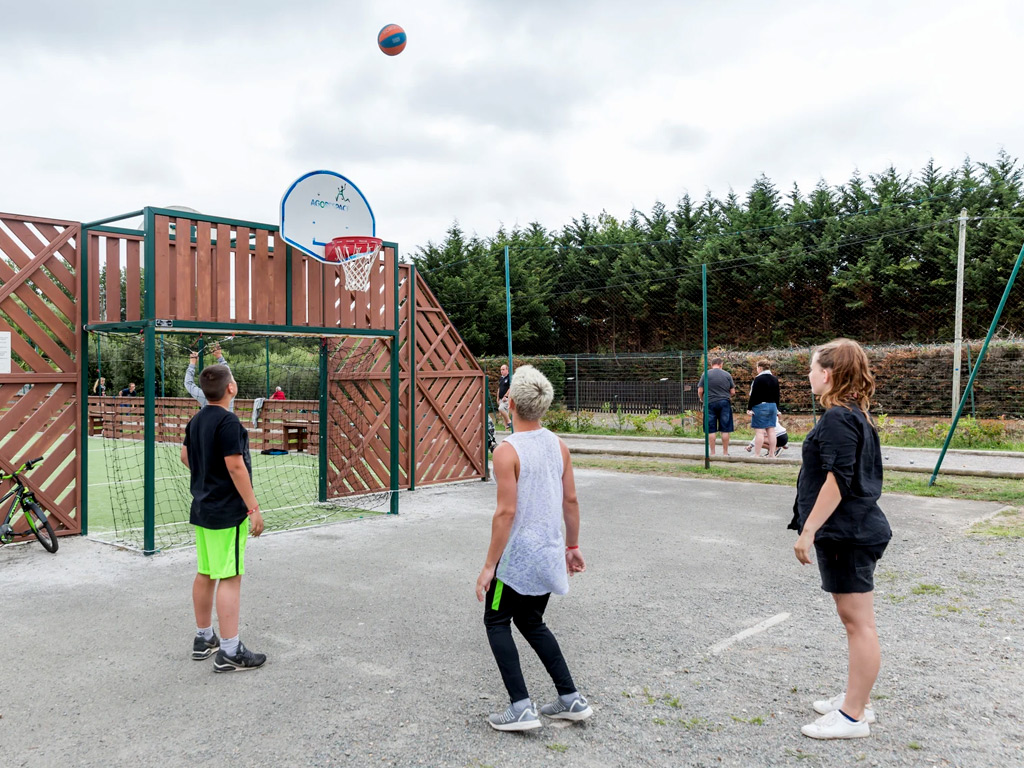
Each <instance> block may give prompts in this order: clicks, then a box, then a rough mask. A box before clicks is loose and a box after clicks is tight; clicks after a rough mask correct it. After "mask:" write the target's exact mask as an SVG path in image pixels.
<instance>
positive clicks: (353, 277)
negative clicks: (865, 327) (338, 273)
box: [341, 251, 377, 291]
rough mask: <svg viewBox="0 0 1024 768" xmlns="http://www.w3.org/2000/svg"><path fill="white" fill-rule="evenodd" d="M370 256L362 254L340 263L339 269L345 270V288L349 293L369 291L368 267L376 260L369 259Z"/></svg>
mask: <svg viewBox="0 0 1024 768" xmlns="http://www.w3.org/2000/svg"><path fill="white" fill-rule="evenodd" d="M370 255H371V254H369V253H363V254H359V255H358V256H353V257H352V258H351V259H345V261H343V262H341V267H342V269H344V270H345V287H346V288H348V289H349V290H350V291H365V290H367V289H369V287H370V267H371V266H373V264H374V262H376V261H377V260H376V259H371V258H370ZM372 255H374V256H376V255H377V252H376V251H374V252H373V254H372Z"/></svg>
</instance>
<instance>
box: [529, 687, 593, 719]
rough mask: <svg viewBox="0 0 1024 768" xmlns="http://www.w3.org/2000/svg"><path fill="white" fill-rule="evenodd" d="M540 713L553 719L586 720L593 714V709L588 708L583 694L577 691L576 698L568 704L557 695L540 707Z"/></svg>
mask: <svg viewBox="0 0 1024 768" xmlns="http://www.w3.org/2000/svg"><path fill="white" fill-rule="evenodd" d="M540 713H541V714H542V715H544V717H551V718H554V719H555V720H586V719H587V718H588V717H590V716H591V715H592V714H594V710H592V709H591V708H590V705H589V704H588V703H587V700H586V699H585V698H583V695H582V694H579V693H577V694H576V698H575V699H573V700H572V701H571V702H570V703H569V704H566V703H565V702H563V701H562V698H561V697H559V698H557V699H555V701H554V702H553V703H551V704H545V705H544V706H543V707H541V708H540Z"/></svg>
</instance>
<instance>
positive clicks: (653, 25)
mask: <svg viewBox="0 0 1024 768" xmlns="http://www.w3.org/2000/svg"><path fill="white" fill-rule="evenodd" d="M388 23H396V24H400V25H402V26H403V27H404V28H405V30H406V32H407V33H408V36H409V42H408V47H407V48H406V50H405V52H404V53H402V54H401V55H399V56H396V57H388V56H385V55H384V54H382V53H381V52H380V51H379V50H378V48H377V45H376V37H377V31H378V30H379V29H380V28H381V27H382V26H384V25H385V24H388ZM1021 33H1024V3H1021V2H1019V1H1018V0H972V1H971V2H960V1H958V2H952V1H947V0H928V1H926V0H920V1H907V2H900V1H896V2H894V1H893V0H885V2H877V1H875V0H861V1H860V2H856V3H854V2H841V1H839V0H832V1H823V2H801V1H800V0H790V2H771V1H770V0H731V1H730V0H669V1H667V2H662V1H661V0H649V1H648V0H634V2H622V0H616V1H615V2H605V1H604V0H587V1H586V2H584V1H582V0H580V1H577V0H515V1H514V2H513V1H512V0H438V1H436V2H434V1H432V0H419V2H404V1H403V2H399V1H398V0H394V1H388V0H374V2H352V1H350V0H329V1H328V0H302V2H282V1H281V0H231V1H230V2H224V1H221V0H202V1H200V0H175V1H174V2H166V0H165V1H164V2H160V3H156V2H150V1H149V0H107V1H106V2H95V1H90V0H79V1H78V2H73V1H72V0H33V2H23V0H0V86H2V88H0V93H3V98H4V99H5V101H6V104H5V107H4V109H3V111H2V113H0V114H2V117H0V211H6V212H15V213H27V214H37V215H42V216H51V217H55V218H67V219H75V220H84V221H87V220H90V219H96V218H101V217H105V216H109V215H112V214H116V213H120V212H124V211H130V210H133V209H138V208H141V207H143V206H145V205H158V206H162V205H187V206H191V207H193V208H196V209H198V210H200V211H202V212H204V213H209V214H212V215H219V216H229V217H237V218H245V219H249V220H256V221H265V222H273V223H276V221H277V218H278V205H279V202H280V198H281V195H282V194H283V192H284V191H285V189H287V187H288V186H289V185H290V184H291V182H292V181H294V180H295V179H296V178H297V177H298V176H300V175H301V174H303V173H305V172H306V171H309V170H315V169H320V168H324V169H330V170H334V171H337V172H339V173H341V174H344V175H345V176H347V177H348V178H350V179H351V180H352V181H353V182H355V183H356V184H357V185H358V186H359V187H360V188H361V189H362V191H363V193H364V194H365V195H366V196H367V198H368V199H369V202H370V204H371V206H372V207H373V211H374V214H375V216H376V220H377V234H378V236H381V237H384V238H385V239H388V240H396V241H398V242H399V243H400V244H401V246H402V248H403V251H405V252H408V251H414V250H415V247H416V246H418V245H423V244H425V243H426V242H427V241H428V240H434V241H439V240H441V239H443V237H444V233H445V230H446V229H447V228H448V227H449V226H450V225H451V223H452V222H453V221H454V220H458V221H459V223H460V224H461V225H462V227H463V228H464V229H465V230H467V231H468V232H471V233H472V232H477V233H479V234H480V235H482V236H488V235H492V234H493V233H494V232H495V230H496V229H497V228H498V227H499V226H500V225H502V224H504V225H505V226H507V227H512V226H515V225H520V226H525V225H526V224H528V223H530V222H532V221H539V222H541V223H542V224H543V225H545V226H546V227H549V228H557V227H560V226H561V225H562V224H565V223H568V222H569V221H570V220H571V219H572V218H573V217H575V216H579V215H580V214H581V213H588V214H594V215H596V214H598V213H600V212H601V211H602V210H607V211H608V212H609V213H611V214H612V215H615V216H617V217H624V216H626V215H628V213H629V211H630V210H631V209H632V208H633V207H637V208H639V209H641V210H644V211H647V210H649V209H650V207H651V205H652V204H653V203H654V202H655V201H656V200H661V201H662V202H664V203H666V204H668V205H674V204H675V203H676V202H677V201H678V199H679V198H680V197H681V196H682V195H683V194H684V193H687V192H688V193H689V194H690V195H691V196H694V197H698V198H699V197H703V196H704V194H705V193H706V192H707V191H708V190H710V191H711V192H712V193H713V194H714V195H716V196H719V197H722V196H724V195H725V194H727V193H728V191H729V189H730V188H732V189H735V190H736V191H737V192H738V193H740V194H742V193H743V192H745V191H746V190H747V189H748V188H749V186H750V184H751V183H752V182H753V180H754V179H756V178H757V177H758V176H759V175H760V174H762V173H764V174H767V175H768V176H769V177H770V178H771V179H772V180H773V181H775V183H776V185H777V186H778V187H779V188H780V189H781V190H783V191H788V189H789V187H790V186H791V185H792V183H793V182H797V183H799V184H800V185H801V187H802V188H803V189H805V190H809V189H810V188H811V187H813V185H814V184H815V183H816V182H817V181H818V180H819V179H822V178H824V179H825V180H826V181H827V182H828V183H830V184H840V183H843V182H845V181H846V180H847V179H848V178H849V175H850V173H851V172H852V171H853V170H854V169H855V168H860V169H861V170H863V171H864V172H874V171H879V170H882V169H883V168H884V167H885V166H886V165H888V164H889V163H892V164H894V165H896V167H897V168H898V169H900V170H903V171H906V172H917V171H918V170H919V169H920V168H921V167H922V166H923V165H924V164H925V163H926V162H927V161H928V159H929V158H934V159H935V160H936V161H937V163H938V164H939V165H940V166H941V167H943V168H949V167H951V166H956V165H959V164H960V163H961V162H962V161H963V159H964V157H965V156H967V155H970V156H971V157H972V158H973V159H975V160H980V161H992V160H994V159H995V156H996V153H997V152H998V150H999V149H1000V148H1005V149H1006V150H1007V151H1008V152H1009V153H1010V154H1011V155H1013V156H1017V155H1019V154H1020V153H1022V152H1024V140H1022V136H1024V109H1021V107H1020V104H1019V99H1018V91H1019V83H1020V72H1021V66H1020V61H1019V57H1018V53H1017V51H1018V49H1019V39H1020V37H1021Z"/></svg>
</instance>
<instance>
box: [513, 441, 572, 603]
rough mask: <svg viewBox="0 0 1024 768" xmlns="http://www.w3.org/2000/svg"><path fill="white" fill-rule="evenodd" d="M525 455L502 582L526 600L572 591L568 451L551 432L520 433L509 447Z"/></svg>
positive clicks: (522, 460) (522, 456) (520, 459)
mask: <svg viewBox="0 0 1024 768" xmlns="http://www.w3.org/2000/svg"><path fill="white" fill-rule="evenodd" d="M503 442H505V443H508V444H509V445H511V446H512V447H513V448H514V449H515V451H516V453H517V454H518V455H519V479H518V481H517V482H516V516H515V519H514V520H513V522H512V532H511V534H510V535H509V539H508V544H507V545H506V546H505V551H504V553H503V554H502V556H501V560H500V562H499V563H498V570H497V573H496V576H497V577H498V578H499V579H500V580H501V581H502V582H504V583H505V584H508V585H509V586H510V587H512V589H514V590H515V591H516V592H518V593H519V594H521V595H546V594H548V593H554V594H556V595H564V594H566V593H567V592H568V591H569V578H568V575H567V574H566V570H565V536H564V535H563V533H562V472H563V469H564V467H563V464H562V448H561V441H560V440H559V439H558V436H557V435H555V434H554V433H553V432H550V431H549V430H547V429H543V428H542V429H531V430H528V431H526V432H516V433H514V434H512V435H509V436H508V437H506V438H505V440H504V441H503Z"/></svg>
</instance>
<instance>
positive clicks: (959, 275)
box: [950, 208, 970, 419]
mask: <svg viewBox="0 0 1024 768" xmlns="http://www.w3.org/2000/svg"><path fill="white" fill-rule="evenodd" d="M966 248H967V209H966V208H961V209H960V239H959V242H958V244H957V249H956V315H955V320H954V329H953V407H952V410H951V411H950V418H951V419H952V418H955V417H956V406H957V403H958V402H960V344H961V342H962V341H963V326H964V252H965V251H966ZM968 366H970V363H968Z"/></svg>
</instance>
